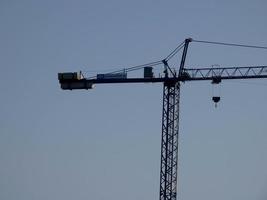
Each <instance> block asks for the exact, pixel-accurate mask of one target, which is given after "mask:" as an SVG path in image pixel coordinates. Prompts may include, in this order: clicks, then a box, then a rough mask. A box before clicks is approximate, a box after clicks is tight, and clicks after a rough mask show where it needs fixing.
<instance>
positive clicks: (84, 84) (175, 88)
mask: <svg viewBox="0 0 267 200" xmlns="http://www.w3.org/2000/svg"><path fill="white" fill-rule="evenodd" d="M191 41H193V40H192V39H191V38H188V39H186V40H185V42H184V50H183V54H182V59H181V63H180V68H179V73H178V75H176V73H174V72H173V71H172V70H171V69H170V67H169V66H168V63H167V60H166V59H164V60H162V63H163V64H164V66H165V77H159V78H154V77H151V78H116V79H114V78H105V79H100V78H97V77H94V78H88V79H86V78H83V79H77V78H76V79H75V78H68V79H62V78H59V82H60V85H61V88H62V89H63V90H73V89H92V88H93V85H94V84H108V83H156V82H160V83H163V111H162V135H161V136H162V138H161V168H160V198H159V199H160V200H176V199H177V169H178V136H179V99H180V82H185V81H202V80H212V81H213V82H214V83H219V82H220V81H221V80H223V79H253V78H267V66H250V67H222V68H219V67H216V68H214V67H209V68H190V69H189V68H185V67H184V64H185V59H186V55H187V49H188V45H189V43H190V42H191ZM170 55H171V56H173V53H171V54H170ZM168 58H169V56H168ZM158 63H159V62H155V63H152V64H158ZM141 66H143V65H141ZM147 66H150V65H147ZM130 69H132V68H130ZM168 72H170V73H168ZM168 74H172V76H171V77H169V76H168Z"/></svg>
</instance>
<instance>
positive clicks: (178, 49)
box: [163, 41, 184, 61]
mask: <svg viewBox="0 0 267 200" xmlns="http://www.w3.org/2000/svg"><path fill="white" fill-rule="evenodd" d="M183 47H184V41H183V42H182V43H181V44H179V45H178V46H177V47H176V48H175V49H174V50H173V51H172V52H171V53H170V54H169V55H168V56H166V57H165V58H164V59H163V60H166V61H169V60H170V59H171V58H172V57H173V56H175V55H176V54H177V53H178V52H179V51H180V50H181V49H182V48H183Z"/></svg>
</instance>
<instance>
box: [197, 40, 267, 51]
mask: <svg viewBox="0 0 267 200" xmlns="http://www.w3.org/2000/svg"><path fill="white" fill-rule="evenodd" d="M192 41H193V42H199V43H206V44H217V45H224V46H235V47H246V48H256V49H266V50H267V47H266V46H255V45H246V44H236V43H225V42H213V41H205V40H194V39H193V40H192Z"/></svg>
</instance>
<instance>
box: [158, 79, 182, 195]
mask: <svg viewBox="0 0 267 200" xmlns="http://www.w3.org/2000/svg"><path fill="white" fill-rule="evenodd" d="M179 97H180V83H179V82H169V83H167V82H165V83H164V88H163V111H162V140H161V169H160V200H176V198H177V197H176V196H177V195H176V194H177V164H178V131H179V123H178V122H179Z"/></svg>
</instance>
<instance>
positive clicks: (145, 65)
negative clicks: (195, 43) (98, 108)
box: [88, 41, 184, 79]
mask: <svg viewBox="0 0 267 200" xmlns="http://www.w3.org/2000/svg"><path fill="white" fill-rule="evenodd" d="M183 47H184V41H183V42H182V43H180V44H179V45H178V46H177V47H176V48H175V49H174V50H173V51H172V52H171V53H170V54H168V55H167V56H166V57H165V58H164V59H162V60H159V61H154V62H150V63H146V64H142V65H136V66H133V67H128V68H124V69H121V70H115V71H112V72H109V73H108V74H115V73H121V72H130V71H135V70H139V69H142V68H145V67H152V66H157V65H161V64H164V65H165V67H167V68H168V69H169V70H170V71H171V73H172V74H173V75H174V73H173V72H172V70H171V69H170V67H169V66H168V64H167V65H166V63H167V61H169V60H170V59H171V58H172V57H174V56H175V55H176V54H177V53H178V52H179V51H180V50H181V49H182V48H183ZM93 78H96V76H92V77H88V79H93Z"/></svg>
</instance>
